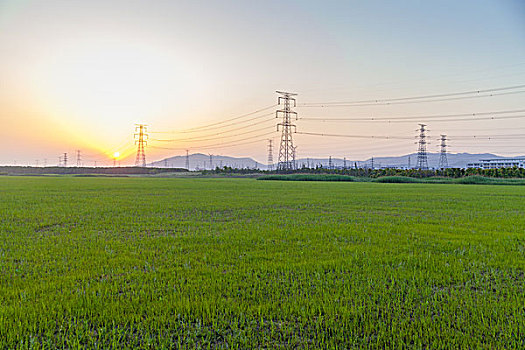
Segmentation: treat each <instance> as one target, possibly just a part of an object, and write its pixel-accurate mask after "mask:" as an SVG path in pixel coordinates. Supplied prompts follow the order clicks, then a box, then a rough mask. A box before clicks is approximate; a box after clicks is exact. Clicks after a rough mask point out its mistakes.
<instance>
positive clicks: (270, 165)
mask: <svg viewBox="0 0 525 350" xmlns="http://www.w3.org/2000/svg"><path fill="white" fill-rule="evenodd" d="M272 142H273V140H272V139H268V170H270V171H272V170H273V144H272Z"/></svg>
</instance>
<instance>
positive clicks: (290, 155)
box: [275, 91, 297, 170]
mask: <svg viewBox="0 0 525 350" xmlns="http://www.w3.org/2000/svg"><path fill="white" fill-rule="evenodd" d="M276 92H277V93H278V94H280V95H281V96H279V97H278V98H277V104H279V105H281V102H282V104H283V108H282V109H278V110H277V111H276V112H275V117H276V118H279V114H282V117H283V121H282V122H281V123H278V124H277V131H279V126H282V129H283V130H282V134H281V145H280V147H279V163H278V165H277V169H278V170H293V169H295V161H294V146H293V139H292V128H295V127H296V126H295V125H294V124H292V121H291V120H292V115H295V119H296V120H297V113H296V112H294V111H292V106H291V102H293V107H296V105H297V104H296V101H295V98H293V97H292V96H297V94H293V93H290V92H283V91H276Z"/></svg>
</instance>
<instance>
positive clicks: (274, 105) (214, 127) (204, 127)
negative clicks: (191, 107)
mask: <svg viewBox="0 0 525 350" xmlns="http://www.w3.org/2000/svg"><path fill="white" fill-rule="evenodd" d="M276 106H277V105H276V104H273V105H271V106H268V107H265V108H261V109H258V110H256V111H253V112H250V113H246V114H243V115H240V116H238V117H234V118H230V119H225V120H222V121H220V122H215V123H211V124H206V125H202V126H197V127H193V128H188V129H181V130H171V131H150V133H154V134H174V133H192V132H201V131H203V129H219V128H225V127H228V126H231V125H237V124H239V123H245V122H248V121H252V120H255V119H258V118H263V117H266V116H269V115H273V114H274V113H273V112H272V113H267V114H264V115H259V116H256V117H253V118H250V119H247V120H244V121H242V122H235V123H231V124H228V125H223V126H217V125H221V124H224V123H228V122H231V121H234V120H239V119H242V118H245V117H249V116H251V115H254V114H258V113H260V112H264V111H266V110H269V109H271V108H275V107H276Z"/></svg>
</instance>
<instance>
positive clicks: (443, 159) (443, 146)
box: [439, 135, 448, 169]
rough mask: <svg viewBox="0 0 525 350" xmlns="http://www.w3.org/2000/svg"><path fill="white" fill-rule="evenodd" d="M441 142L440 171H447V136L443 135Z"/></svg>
mask: <svg viewBox="0 0 525 350" xmlns="http://www.w3.org/2000/svg"><path fill="white" fill-rule="evenodd" d="M439 140H440V141H441V144H440V147H441V152H440V154H439V169H445V168H448V159H447V135H441V138H440V139H439Z"/></svg>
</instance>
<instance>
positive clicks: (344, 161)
mask: <svg viewBox="0 0 525 350" xmlns="http://www.w3.org/2000/svg"><path fill="white" fill-rule="evenodd" d="M343 169H344V170H346V157H344V158H343Z"/></svg>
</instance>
